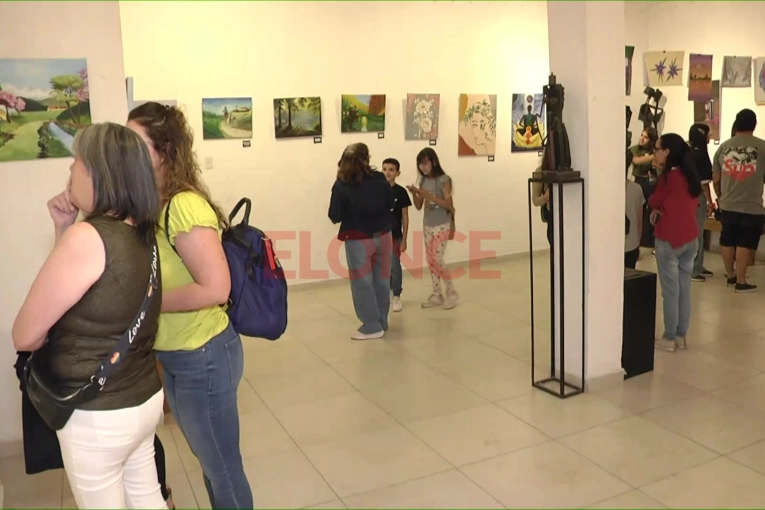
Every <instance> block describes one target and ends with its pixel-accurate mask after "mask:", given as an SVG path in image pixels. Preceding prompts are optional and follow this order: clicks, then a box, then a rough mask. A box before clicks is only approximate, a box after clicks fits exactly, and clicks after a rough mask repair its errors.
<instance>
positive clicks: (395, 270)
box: [390, 239, 404, 296]
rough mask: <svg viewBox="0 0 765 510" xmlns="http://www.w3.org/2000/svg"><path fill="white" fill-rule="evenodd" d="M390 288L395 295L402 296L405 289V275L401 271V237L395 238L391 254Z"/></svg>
mask: <svg viewBox="0 0 765 510" xmlns="http://www.w3.org/2000/svg"><path fill="white" fill-rule="evenodd" d="M390 290H392V291H393V295H394V296H400V295H401V293H402V292H403V291H404V275H403V272H402V271H401V239H394V240H393V251H392V253H391V256H390Z"/></svg>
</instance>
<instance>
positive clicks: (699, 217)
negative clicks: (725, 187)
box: [688, 122, 712, 282]
mask: <svg viewBox="0 0 765 510" xmlns="http://www.w3.org/2000/svg"><path fill="white" fill-rule="evenodd" d="M688 144H689V145H690V146H691V149H693V151H692V152H691V155H692V157H693V163H694V165H695V166H696V175H698V177H699V181H701V189H702V191H703V193H702V194H701V195H699V208H698V211H697V213H696V221H697V222H698V225H699V239H698V248H697V251H696V258H695V259H694V263H693V273H692V274H691V281H694V282H705V281H706V279H707V278H708V277H710V276H712V271H710V270H708V269H707V268H705V267H704V226H705V224H706V221H707V218H708V217H709V215H710V213H711V211H712V192H711V188H710V184H711V182H712V160H711V159H709V152H708V151H707V145H708V144H709V126H708V125H707V124H704V123H703V122H697V123H696V124H694V125H692V126H691V129H690V130H689V131H688Z"/></svg>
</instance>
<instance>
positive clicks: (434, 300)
mask: <svg viewBox="0 0 765 510" xmlns="http://www.w3.org/2000/svg"><path fill="white" fill-rule="evenodd" d="M443 304H444V297H443V296H442V295H441V294H433V295H432V296H430V297H429V298H428V300H427V301H425V302H424V303H422V307H423V308H435V307H437V306H441V305H443Z"/></svg>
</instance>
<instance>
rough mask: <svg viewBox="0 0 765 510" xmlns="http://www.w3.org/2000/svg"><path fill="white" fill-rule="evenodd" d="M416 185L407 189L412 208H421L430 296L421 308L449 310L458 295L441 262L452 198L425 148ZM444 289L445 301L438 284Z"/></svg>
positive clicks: (448, 183) (433, 153)
mask: <svg viewBox="0 0 765 510" xmlns="http://www.w3.org/2000/svg"><path fill="white" fill-rule="evenodd" d="M417 170H418V171H419V175H420V178H419V183H418V186H408V189H409V191H410V193H412V197H413V198H414V206H415V207H416V208H417V210H418V211H419V210H423V209H424V211H425V212H424V215H423V233H424V236H425V255H426V258H427V262H428V269H429V270H430V278H431V283H432V287H433V288H432V294H431V295H430V297H429V298H428V299H427V300H426V301H425V302H424V303H422V307H423V308H434V307H437V306H443V307H444V308H445V309H447V310H449V309H451V308H454V307H455V306H457V302H458V300H459V296H458V295H457V292H456V291H455V290H454V283H453V282H452V280H451V279H450V277H449V273H448V271H447V269H446V263H445V261H444V254H445V253H446V244H447V242H448V241H449V239H450V238H451V237H452V236H453V233H454V199H453V197H452V179H451V178H450V177H449V176H448V175H447V174H446V172H444V169H443V168H442V167H441V163H440V162H439V160H438V155H437V154H436V151H434V150H433V149H431V148H430V147H427V148H425V149H422V150H421V151H420V153H419V154H417ZM442 281H443V284H444V287H445V288H446V299H444V295H443V291H442V287H441V282H442Z"/></svg>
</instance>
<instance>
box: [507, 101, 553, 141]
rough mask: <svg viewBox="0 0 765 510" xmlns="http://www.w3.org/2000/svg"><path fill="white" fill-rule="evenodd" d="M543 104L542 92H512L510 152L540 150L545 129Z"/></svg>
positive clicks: (545, 133)
mask: <svg viewBox="0 0 765 510" xmlns="http://www.w3.org/2000/svg"><path fill="white" fill-rule="evenodd" d="M545 120H546V117H545V104H544V96H543V95H542V94H513V138H512V144H511V146H510V150H511V151H512V152H529V151H540V150H542V144H543V142H544V139H545V136H547V131H546V130H545Z"/></svg>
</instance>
